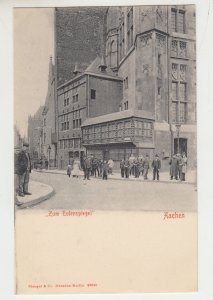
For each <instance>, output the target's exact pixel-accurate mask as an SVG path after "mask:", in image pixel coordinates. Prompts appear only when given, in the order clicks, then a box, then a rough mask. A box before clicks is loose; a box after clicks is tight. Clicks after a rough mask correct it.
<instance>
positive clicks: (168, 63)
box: [167, 6, 173, 155]
mask: <svg viewBox="0 0 213 300" xmlns="http://www.w3.org/2000/svg"><path fill="white" fill-rule="evenodd" d="M169 9H170V6H168V7H167V33H168V37H167V69H168V124H169V130H170V135H171V149H170V151H171V155H172V153H173V131H172V123H171V118H170V108H171V103H170V77H171V74H170V56H169V53H170V51H169V50H170V49H171V45H170V44H171V38H170V32H169V22H170V19H169V16H170V14H169Z"/></svg>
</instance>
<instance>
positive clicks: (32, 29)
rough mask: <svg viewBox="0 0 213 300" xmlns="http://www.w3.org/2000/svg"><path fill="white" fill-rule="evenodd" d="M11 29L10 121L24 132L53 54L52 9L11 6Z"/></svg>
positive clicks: (41, 97) (41, 100)
mask: <svg viewBox="0 0 213 300" xmlns="http://www.w3.org/2000/svg"><path fill="white" fill-rule="evenodd" d="M13 30H14V35H13V36H14V123H15V124H16V125H17V127H18V128H19V130H20V133H21V135H22V136H24V135H25V136H26V135H27V126H28V123H27V121H28V116H29V115H30V114H31V115H33V114H34V113H35V112H36V111H37V109H38V108H39V106H40V105H43V104H44V102H45V98H46V93H47V87H48V69H49V58H50V56H53V57H54V9H53V8H15V9H14V15H13Z"/></svg>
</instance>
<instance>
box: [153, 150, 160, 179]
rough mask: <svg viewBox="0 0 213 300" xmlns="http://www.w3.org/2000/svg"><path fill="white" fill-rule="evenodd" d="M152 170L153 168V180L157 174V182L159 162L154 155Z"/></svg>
mask: <svg viewBox="0 0 213 300" xmlns="http://www.w3.org/2000/svg"><path fill="white" fill-rule="evenodd" d="M152 168H153V180H155V177H156V174H157V180H159V171H160V168H161V161H160V159H159V157H158V154H156V155H155V159H153V161H152Z"/></svg>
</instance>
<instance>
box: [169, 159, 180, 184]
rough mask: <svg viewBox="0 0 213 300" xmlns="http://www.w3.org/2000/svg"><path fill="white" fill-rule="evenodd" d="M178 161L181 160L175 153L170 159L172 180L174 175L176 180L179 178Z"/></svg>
mask: <svg viewBox="0 0 213 300" xmlns="http://www.w3.org/2000/svg"><path fill="white" fill-rule="evenodd" d="M178 163H179V160H178V159H177V156H176V155H175V154H174V155H173V157H172V158H171V159H170V162H169V164H170V179H171V180H172V179H173V177H175V179H176V180H178Z"/></svg>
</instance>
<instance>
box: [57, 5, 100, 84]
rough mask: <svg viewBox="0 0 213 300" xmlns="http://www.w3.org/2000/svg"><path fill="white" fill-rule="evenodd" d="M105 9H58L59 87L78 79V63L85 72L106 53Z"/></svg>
mask: <svg viewBox="0 0 213 300" xmlns="http://www.w3.org/2000/svg"><path fill="white" fill-rule="evenodd" d="M105 12H106V8H105V7H89V8H88V7H72V8H70V7H66V8H56V9H55V43H56V65H57V81H58V84H57V85H58V86H59V85H61V84H62V83H64V82H65V81H67V80H70V79H71V78H73V77H74V75H73V70H74V67H75V64H76V63H77V62H78V63H79V66H80V68H82V69H83V70H84V69H86V67H87V66H88V65H89V64H90V63H91V62H92V61H93V60H94V59H95V58H96V56H97V55H98V54H100V53H101V51H102V48H101V47H102V46H101V45H102V44H103V39H104V37H103V32H104V30H105V28H104V23H105V20H104V16H105Z"/></svg>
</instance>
